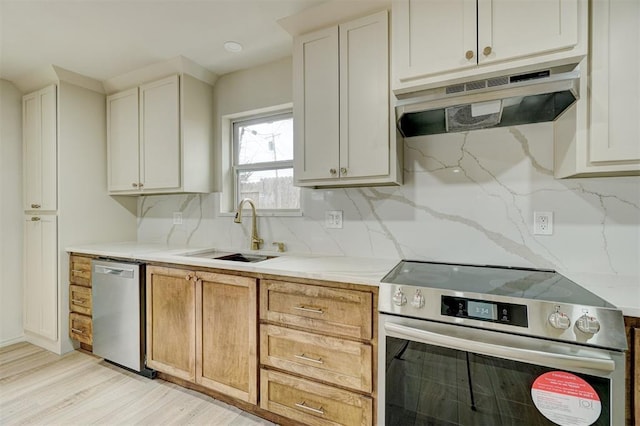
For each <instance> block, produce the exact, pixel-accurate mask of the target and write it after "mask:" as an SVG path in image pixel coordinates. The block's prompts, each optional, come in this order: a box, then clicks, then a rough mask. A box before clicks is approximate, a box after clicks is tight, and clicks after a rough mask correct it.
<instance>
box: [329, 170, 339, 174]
mask: <svg viewBox="0 0 640 426" xmlns="http://www.w3.org/2000/svg"><path fill="white" fill-rule="evenodd" d="M329 173H331V174H332V175H335V174H336V173H337V171H336V169H329Z"/></svg>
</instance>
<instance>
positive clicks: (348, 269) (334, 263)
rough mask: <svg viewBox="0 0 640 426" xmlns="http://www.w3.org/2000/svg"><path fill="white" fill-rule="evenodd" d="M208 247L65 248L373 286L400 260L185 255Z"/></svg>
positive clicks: (111, 245) (126, 245)
mask: <svg viewBox="0 0 640 426" xmlns="http://www.w3.org/2000/svg"><path fill="white" fill-rule="evenodd" d="M211 249H213V248H211V247H201V248H194V247H172V246H167V245H164V244H145V243H136V242H123V243H105V244H94V245H86V246H85V245H83V246H71V247H67V248H66V251H67V252H74V253H79V254H88V255H95V256H102V257H111V258H119V259H131V260H139V261H146V262H163V263H172V264H176V265H184V266H185V267H188V266H201V267H208V268H218V269H229V270H234V271H242V272H254V273H263V274H273V275H282V276H286V277H292V278H307V279H314V280H325V281H337V282H344V283H351V284H363V285H372V286H377V285H378V284H379V282H380V280H381V279H382V278H383V277H384V276H385V275H386V274H387V273H388V272H389V271H390V270H391V269H392V268H393V267H394V266H395V265H396V264H397V263H398V262H399V261H400V259H373V258H359V257H349V256H321V255H298V254H290V253H286V252H285V253H277V252H273V251H266V250H260V251H259V252H254V251H251V250H234V249H227V248H216V250H219V251H220V252H221V253H220V255H222V254H225V253H239V252H241V253H245V254H260V255H266V256H276V257H274V258H271V259H267V260H263V261H260V262H255V263H249V262H234V261H229V260H218V259H208V258H202V257H196V256H190V255H189V254H195V253H198V252H203V251H208V250H211Z"/></svg>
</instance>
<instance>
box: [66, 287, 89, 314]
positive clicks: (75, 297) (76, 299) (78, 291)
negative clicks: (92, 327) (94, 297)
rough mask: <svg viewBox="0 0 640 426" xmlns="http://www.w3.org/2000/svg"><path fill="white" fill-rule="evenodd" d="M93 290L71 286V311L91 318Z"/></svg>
mask: <svg viewBox="0 0 640 426" xmlns="http://www.w3.org/2000/svg"><path fill="white" fill-rule="evenodd" d="M91 303H92V301H91V288H90V287H83V286H80V285H70V286H69V310H70V311H71V312H78V313H80V314H84V315H89V316H91V306H92V305H91Z"/></svg>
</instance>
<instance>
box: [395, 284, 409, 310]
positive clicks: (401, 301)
mask: <svg viewBox="0 0 640 426" xmlns="http://www.w3.org/2000/svg"><path fill="white" fill-rule="evenodd" d="M393 303H394V304H395V305H396V306H402V305H406V304H407V298H406V297H405V295H404V293H403V292H402V289H401V288H399V289H397V290H396V292H395V293H393Z"/></svg>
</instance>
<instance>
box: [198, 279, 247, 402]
mask: <svg viewBox="0 0 640 426" xmlns="http://www.w3.org/2000/svg"><path fill="white" fill-rule="evenodd" d="M197 277H198V300H199V302H200V303H199V305H200V306H201V309H199V315H198V320H197V336H198V350H197V354H198V355H197V360H198V361H197V363H198V364H197V378H196V382H197V383H199V384H201V385H203V386H205V387H208V388H211V389H214V390H216V391H219V392H221V393H224V394H225V395H229V396H232V397H234V398H237V399H240V400H243V401H247V402H250V403H252V404H257V402H258V351H257V346H258V340H257V339H258V338H257V327H258V325H257V321H258V301H257V288H256V280H255V279H253V278H246V277H239V276H234V275H226V274H216V273H210V272H197Z"/></svg>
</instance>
